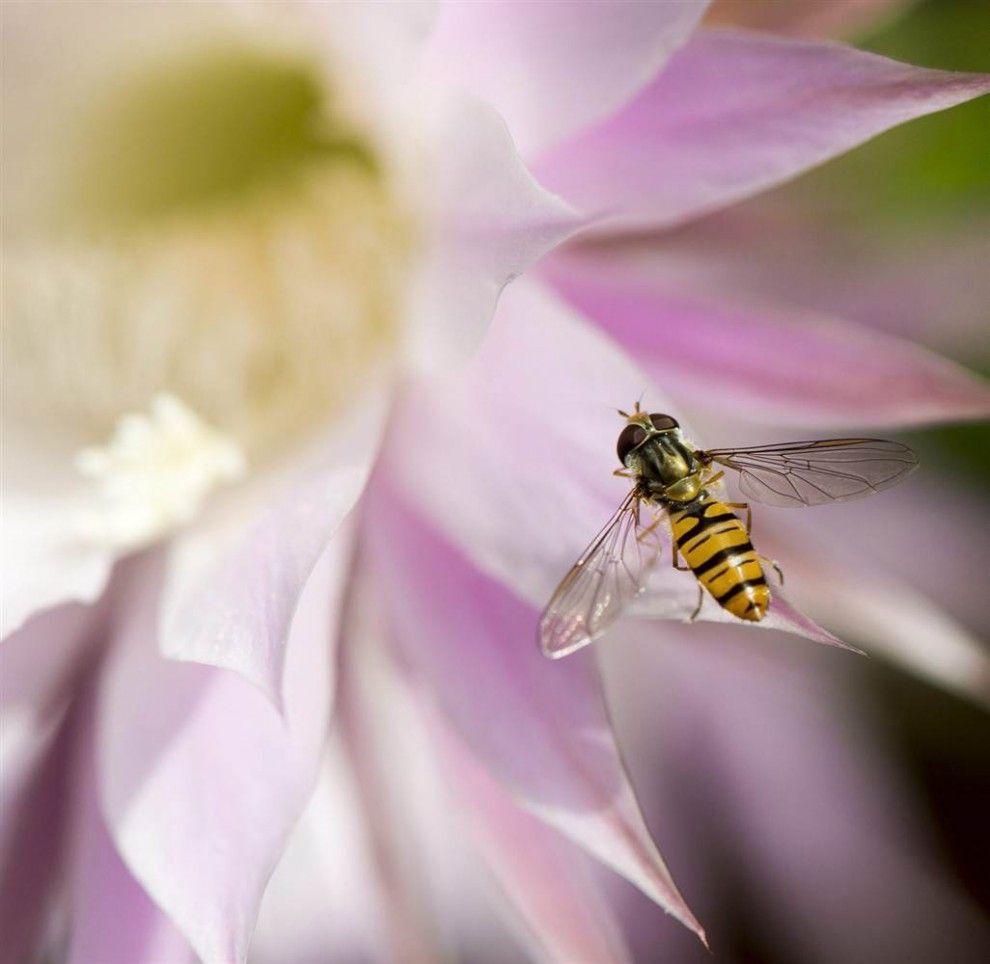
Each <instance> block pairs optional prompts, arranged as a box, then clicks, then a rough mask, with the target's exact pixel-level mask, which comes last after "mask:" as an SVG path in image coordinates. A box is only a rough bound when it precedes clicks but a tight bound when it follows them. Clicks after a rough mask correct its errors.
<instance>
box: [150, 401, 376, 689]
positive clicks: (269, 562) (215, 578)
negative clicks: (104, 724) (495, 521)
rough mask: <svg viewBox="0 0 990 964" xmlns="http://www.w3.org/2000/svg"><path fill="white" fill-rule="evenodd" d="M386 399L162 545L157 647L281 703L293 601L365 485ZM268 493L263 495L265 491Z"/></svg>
mask: <svg viewBox="0 0 990 964" xmlns="http://www.w3.org/2000/svg"><path fill="white" fill-rule="evenodd" d="M384 408H385V397H384V395H383V394H376V395H372V396H371V397H370V398H365V399H363V400H362V402H361V404H360V405H358V406H357V410H356V411H355V412H354V413H352V416H351V417H350V418H349V419H347V420H345V422H344V423H343V424H342V425H341V426H340V427H339V428H338V429H337V430H336V431H334V432H332V433H331V434H330V435H329V437H327V438H325V439H323V440H321V441H320V443H319V445H318V448H317V451H315V452H312V453H310V456H309V458H308V460H307V462H308V464H305V466H304V467H302V468H299V467H297V468H296V470H295V473H294V476H293V477H291V478H289V479H288V481H287V480H286V479H285V478H281V479H278V480H277V481H276V483H275V484H274V485H272V484H269V485H268V487H267V488H268V489H272V488H274V492H273V491H266V487H265V486H264V485H259V486H258V488H257V490H256V491H250V490H249V491H245V492H241V493H238V494H237V495H235V496H232V497H231V498H229V499H228V500H227V503H226V505H217V506H216V510H215V511H214V512H213V513H211V514H210V515H209V516H208V517H207V518H206V519H204V520H203V522H202V523H200V524H199V525H197V526H195V527H194V528H192V529H190V530H189V531H188V532H187V533H183V534H180V535H179V536H177V537H176V538H175V539H174V541H173V542H172V545H171V546H170V548H169V557H168V574H167V578H166V584H165V589H164V595H163V599H162V612H161V617H160V625H161V643H160V645H161V651H162V654H163V655H165V656H167V657H169V658H171V659H179V660H187V661H191V662H197V663H204V664H206V665H210V666H218V667H222V668H225V669H231V670H235V671H236V672H238V673H240V674H241V675H242V676H244V677H245V679H247V680H250V682H252V683H253V684H254V685H255V686H258V687H259V688H260V689H261V690H262V691H263V692H264V693H266V694H267V696H268V697H269V698H270V699H271V700H272V702H273V703H274V704H275V705H276V706H279V707H280V706H281V705H282V668H283V662H284V659H285V652H286V642H287V639H288V637H289V627H290V625H291V623H292V617H293V614H294V613H295V611H296V606H297V603H298V601H299V598H300V594H301V593H302V592H303V588H304V586H305V585H306V582H307V580H308V579H309V577H310V573H311V572H312V570H313V567H314V566H315V565H316V562H317V560H318V559H319V557H320V554H321V553H322V552H323V550H324V549H325V548H326V546H327V544H328V542H330V541H331V540H332V539H334V537H335V533H336V532H337V530H338V529H339V527H340V525H341V524H342V522H343V520H344V518H345V517H346V515H347V513H348V512H350V510H351V508H352V506H353V505H354V503H355V501H356V500H357V499H358V497H359V496H360V494H361V491H362V489H363V488H364V483H365V480H366V478H367V475H368V472H369V470H370V467H371V462H372V460H373V459H374V457H375V455H376V453H377V448H378V440H379V433H380V432H381V425H382V420H383V417H384ZM266 497H267V498H266Z"/></svg>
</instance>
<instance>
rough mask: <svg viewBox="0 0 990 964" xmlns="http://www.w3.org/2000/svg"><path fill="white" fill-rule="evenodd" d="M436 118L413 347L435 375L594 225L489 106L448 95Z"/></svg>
mask: <svg viewBox="0 0 990 964" xmlns="http://www.w3.org/2000/svg"><path fill="white" fill-rule="evenodd" d="M458 6H461V5H458ZM464 6H469V5H464ZM436 114H437V116H436V117H435V118H434V120H433V123H435V125H436V128H437V129H436V132H435V137H434V139H435V140H436V141H437V142H438V144H439V147H438V148H437V152H438V153H437V157H436V160H435V162H434V166H433V168H432V170H431V185H432V186H431V190H432V191H433V192H435V195H436V196H435V197H434V198H433V204H432V207H433V209H434V214H433V217H434V219H435V221H434V223H433V224H432V225H431V226H430V231H431V232H432V236H431V237H430V238H429V241H430V243H429V245H428V248H427V253H426V255H425V263H424V264H422V265H421V272H420V277H419V278H418V281H417V285H416V288H415V290H414V292H413V303H412V305H411V312H412V322H411V324H412V331H411V335H410V341H411V344H410V346H409V352H410V354H411V356H412V359H413V362H414V364H416V365H418V366H420V367H422V368H423V369H426V370H427V371H432V370H437V369H441V370H442V369H443V368H444V367H447V366H449V364H450V363H451V361H461V360H462V359H463V357H464V356H465V355H467V354H468V353H470V352H471V351H473V350H474V349H475V348H476V347H477V344H478V342H479V340H480V339H481V337H482V335H483V334H484V332H485V329H486V328H487V326H488V323H489V321H490V320H491V317H492V313H493V312H494V310H495V302H496V301H497V299H498V296H499V292H501V290H502V288H503V287H504V286H505V285H506V284H507V283H508V282H509V281H511V280H512V279H513V278H515V277H516V276H517V275H520V274H522V273H523V272H524V271H525V270H526V269H527V268H528V267H529V266H530V265H531V264H532V263H533V262H534V261H535V260H536V259H537V258H539V257H540V256H541V255H543V254H545V253H546V252H547V251H549V250H550V249H551V248H553V247H554V246H555V245H557V244H559V243H560V242H561V241H563V240H564V239H565V238H567V237H569V236H570V235H571V234H573V233H574V232H575V231H576V230H577V229H578V228H579V227H581V226H582V225H584V224H585V223H587V218H584V217H580V216H579V215H577V214H576V213H575V212H574V211H573V210H571V208H570V207H568V205H566V204H565V203H564V202H563V201H561V200H560V198H558V197H556V196H554V195H553V194H551V193H549V192H548V191H546V190H545V189H544V188H543V187H541V186H540V185H539V184H538V183H537V182H536V181H535V180H534V178H533V175H532V174H531V173H530V172H529V170H528V169H527V168H526V167H525V165H524V164H523V162H522V160H521V159H520V157H519V155H518V154H517V153H516V149H515V147H514V146H513V143H512V139H511V137H510V136H509V131H508V130H507V129H506V126H505V122H504V121H503V120H502V119H501V118H500V117H499V116H498V115H497V114H496V113H495V112H494V111H493V110H492V109H491V108H490V107H488V106H487V105H486V104H481V103H477V102H474V101H472V100H468V99H467V98H463V97H457V96H448V97H446V98H444V99H443V103H442V104H441V105H440V106H439V107H437V108H436Z"/></svg>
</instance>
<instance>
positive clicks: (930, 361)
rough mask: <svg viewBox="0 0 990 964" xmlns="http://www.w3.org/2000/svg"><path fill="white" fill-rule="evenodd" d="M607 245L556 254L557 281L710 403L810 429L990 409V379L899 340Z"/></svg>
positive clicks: (660, 371) (659, 375) (575, 301)
mask: <svg viewBox="0 0 990 964" xmlns="http://www.w3.org/2000/svg"><path fill="white" fill-rule="evenodd" d="M652 260H653V258H652V257H649V256H648V257H646V258H645V259H644V260H643V261H642V262H637V260H636V258H635V257H631V258H625V259H624V258H620V257H617V256H616V255H615V253H610V252H608V251H607V250H606V251H595V249H589V250H588V251H587V252H585V253H583V254H581V255H578V256H574V255H566V256H562V257H559V258H556V259H554V260H553V261H552V262H551V264H550V266H549V268H548V272H549V275H550V277H552V278H553V280H554V285H555V287H556V289H557V290H558V291H560V292H561V293H562V294H563V295H564V297H565V298H567V300H568V301H569V302H570V303H571V304H572V305H574V306H575V307H576V308H577V309H578V310H579V311H581V312H582V313H583V314H585V315H587V316H588V317H590V318H594V319H595V320H596V321H597V322H598V323H599V324H600V325H601V326H602V327H603V328H604V329H605V330H606V331H607V332H609V334H611V335H612V336H613V337H614V338H615V339H616V341H617V342H618V343H619V344H620V345H622V346H623V347H624V348H625V349H626V350H627V351H629V352H630V354H632V355H633V356H634V357H635V358H636V359H637V360H638V361H639V362H640V363H641V364H642V365H643V366H644V368H645V369H646V370H647V371H648V372H649V373H650V374H651V375H652V377H653V378H654V379H655V380H656V381H657V382H658V383H660V384H662V385H664V386H666V387H667V388H668V389H669V390H670V391H672V392H675V393H678V394H681V395H683V396H685V397H691V398H692V400H693V402H694V403H695V404H696V405H698V406H700V407H711V408H713V409H716V410H722V411H733V412H735V413H736V414H737V415H745V416H746V417H749V418H753V419H763V420H766V421H772V422H774V423H778V424H786V423H788V422H793V423H796V424H800V425H813V424H816V423H818V424H822V425H836V424H842V425H848V426H857V425H863V426H876V425H908V424H917V423H919V422H931V421H954V420H959V419H966V418H981V417H986V415H987V414H990V385H988V384H987V383H986V382H984V381H983V380H982V379H979V378H977V377H976V376H975V375H972V374H970V373H969V372H967V371H966V370H965V369H962V368H960V367H958V366H957V365H955V364H953V363H952V362H950V361H948V360H947V359H945V358H942V357H940V356H938V355H936V354H934V353H932V352H929V351H927V350H925V349H923V348H920V347H918V346H917V345H915V344H912V343H910V342H907V341H904V340H902V339H899V338H896V337H894V336H892V335H886V334H882V333H880V332H876V331H872V330H871V329H869V328H866V327H863V326H861V325H857V324H855V323H854V322H850V321H843V320H840V319H838V318H834V317H829V316H828V315H824V314H818V313H815V312H813V311H808V310H801V309H791V308H788V307H786V306H772V305H769V304H765V303H761V302H759V301H757V300H752V301H746V300H742V299H740V298H738V297H736V298H734V299H732V300H731V301H730V300H728V299H727V298H719V297H718V296H714V297H712V296H707V295H702V296H699V295H698V294H696V293H688V290H686V289H685V288H684V287H682V286H674V287H671V288H667V287H665V286H664V284H663V283H662V282H661V283H660V284H657V283H655V282H654V281H653V279H652V278H651V277H650V272H649V265H650V263H651V262H652Z"/></svg>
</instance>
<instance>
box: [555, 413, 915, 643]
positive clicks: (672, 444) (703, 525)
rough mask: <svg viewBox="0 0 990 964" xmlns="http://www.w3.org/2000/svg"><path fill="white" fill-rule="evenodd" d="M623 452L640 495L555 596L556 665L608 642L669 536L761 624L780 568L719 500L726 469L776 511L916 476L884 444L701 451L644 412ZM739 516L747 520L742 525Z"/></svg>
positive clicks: (715, 588)
mask: <svg viewBox="0 0 990 964" xmlns="http://www.w3.org/2000/svg"><path fill="white" fill-rule="evenodd" d="M619 414H620V415H621V416H622V417H623V418H625V419H626V425H625V427H624V428H623V429H622V431H621V432H620V434H619V438H618V442H617V444H616V452H617V454H618V456H619V461H620V462H621V463H622V466H623V467H622V468H621V469H617V470H616V472H615V474H616V475H621V476H624V477H627V478H631V479H633V480H634V484H633V488H632V491H631V492H630V493H629V494H628V495H627V496H626V497H625V499H623V500H622V504H621V505H620V506H619V508H618V509H617V510H616V512H615V514H614V515H613V516H612V518H611V519H609V520H608V522H607V523H606V524H605V527H604V528H603V529H602V530H601V532H599V533H598V535H597V536H595V538H594V540H593V541H592V543H591V545H589V546H588V548H587V549H585V551H584V552H583V553H582V554H581V557H580V558H579V559H578V561H577V562H576V563H575V564H574V565H573V567H572V568H571V570H570V572H568V573H567V575H566V576H565V577H564V579H563V581H562V582H561V583H560V585H559V586H558V587H557V589H556V591H555V592H554V594H553V596H552V597H551V599H550V602H549V603H548V604H547V608H546V609H545V610H544V612H543V615H542V617H541V619H540V626H539V639H540V647H541V649H542V650H543V652H544V653H545V654H546V655H547V656H550V657H551V658H559V657H561V656H566V655H567V654H568V653H572V652H574V650H576V649H579V648H580V647H582V646H584V645H586V644H587V643H590V642H592V641H593V640H595V639H597V638H598V637H599V636H601V635H602V633H604V632H605V631H606V630H607V629H608V628H609V627H610V626H611V625H612V624H613V623H614V622H615V621H616V619H618V617H619V615H620V614H621V613H622V611H623V609H625V607H626V606H627V605H628V604H629V603H630V602H631V601H632V600H633V599H634V598H635V597H636V596H638V595H639V594H640V593H641V592H642V591H643V589H644V588H645V586H646V582H647V580H648V578H649V576H650V573H651V572H652V571H653V569H654V568H655V566H656V564H657V562H658V561H659V559H660V556H661V554H662V552H663V545H664V539H663V535H664V533H663V531H662V527H663V526H666V527H667V528H668V529H669V531H670V535H671V557H672V558H671V563H672V565H673V566H674V568H675V569H682V570H690V571H691V572H693V573H694V576H695V578H696V579H697V581H698V605H697V607H696V608H695V610H694V613H692V614H691V616H690V617H689V619H690V620H693V619H694V618H695V617H696V616H697V615H698V613H699V612H700V610H701V605H702V603H703V601H704V594H705V592H707V593H708V594H709V595H710V596H712V598H713V599H714V600H715V601H716V602H717V603H718V605H719V606H721V607H722V608H723V609H725V610H727V611H728V612H729V613H731V614H732V615H734V616H736V617H737V618H739V619H741V620H745V621H747V622H759V621H760V620H762V619H763V618H764V616H765V615H766V613H767V610H768V608H769V607H770V605H771V593H770V587H769V585H768V584H767V578H766V568H765V566H766V564H769V565H770V566H771V567H773V568H774V569H775V570H776V572H777V574H778V576H779V578H780V580H781V582H783V573H781V572H780V569H779V567H778V566H777V565H776V563H774V562H771V561H770V560H767V559H765V558H764V557H763V556H761V555H760V554H759V553H758V552H757V551H756V550H755V549H754V548H753V544H752V543H751V542H750V528H751V521H752V513H751V510H750V507H749V504H748V503H746V502H723V501H721V500H720V499H719V498H717V497H716V496H715V495H714V494H713V493H712V490H713V487H715V486H717V485H718V484H719V483H720V481H721V479H722V477H723V476H724V474H725V471H724V470H725V469H732V470H734V471H735V472H738V473H739V488H740V489H741V491H742V492H743V493H744V494H745V495H747V496H749V497H750V498H751V499H753V500H754V501H756V502H763V503H766V504H767V505H774V506H806V505H822V504H824V503H827V502H837V501H842V500H845V499H858V498H861V497H863V496H866V495H870V494H871V493H873V492H877V491H879V490H880V489H885V488H888V487H889V486H891V485H894V484H895V483H896V482H899V481H900V480H901V479H902V478H904V476H906V475H907V474H908V473H909V472H911V471H912V470H913V469H914V468H916V467H917V464H918V459H917V457H916V456H915V454H914V453H913V452H912V451H911V450H910V449H909V448H908V447H907V446H905V445H901V444H900V443H898V442H889V441H885V440H884V439H871V438H836V439H818V440H814V441H807V442H784V443H782V444H780V445H757V446H753V447H750V448H733V449H708V450H701V449H697V448H695V447H694V445H692V444H691V442H690V441H688V440H687V439H686V438H684V436H683V434H682V433H681V429H680V426H679V425H678V423H677V421H676V420H675V419H674V418H672V417H671V416H670V415H662V414H647V413H646V412H642V411H640V407H639V403H638V402H637V403H636V407H635V410H634V411H633V413H632V414H631V415H630V414H628V413H626V412H623V411H621V410H620V412H619ZM739 513H744V514H745V521H743V519H742V518H741V517H740V515H739Z"/></svg>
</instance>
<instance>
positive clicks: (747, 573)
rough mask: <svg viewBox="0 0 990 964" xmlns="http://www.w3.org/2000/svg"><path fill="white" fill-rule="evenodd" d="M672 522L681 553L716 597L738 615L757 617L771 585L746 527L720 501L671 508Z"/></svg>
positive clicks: (766, 603) (767, 601)
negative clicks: (698, 507)
mask: <svg viewBox="0 0 990 964" xmlns="http://www.w3.org/2000/svg"><path fill="white" fill-rule="evenodd" d="M670 524H671V528H672V529H673V533H674V541H675V542H676V543H677V548H678V549H679V550H680V553H681V557H682V558H683V559H684V561H685V562H686V563H687V564H688V566H690V567H691V569H692V570H693V572H694V574H695V576H696V577H697V578H698V582H700V583H701V585H702V586H704V587H705V589H707V590H708V592H709V593H710V594H711V595H712V596H713V597H714V599H715V601H716V602H717V603H718V604H719V605H720V606H721V607H722V608H723V609H726V610H728V611H729V612H730V613H732V614H733V615H734V616H738V617H739V618H740V619H747V620H750V621H751V622H759V621H760V620H761V619H762V618H763V617H764V616H765V615H766V611H767V607H768V606H769V605H770V590H769V588H768V587H767V580H766V577H765V576H764V575H763V569H762V567H761V566H760V560H759V558H758V557H757V555H756V552H755V551H754V549H753V545H752V543H751V542H750V541H749V536H748V535H747V533H746V527H745V526H744V525H743V524H742V522H741V521H740V520H739V518H738V517H737V516H736V515H735V514H734V513H733V512H732V510H731V509H730V508H729V507H728V506H727V505H725V504H724V503H722V502H716V501H714V500H712V501H711V502H705V503H704V505H703V506H702V508H701V509H700V510H699V509H697V508H696V507H692V509H690V510H687V511H677V510H675V511H672V512H671V513H670Z"/></svg>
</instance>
